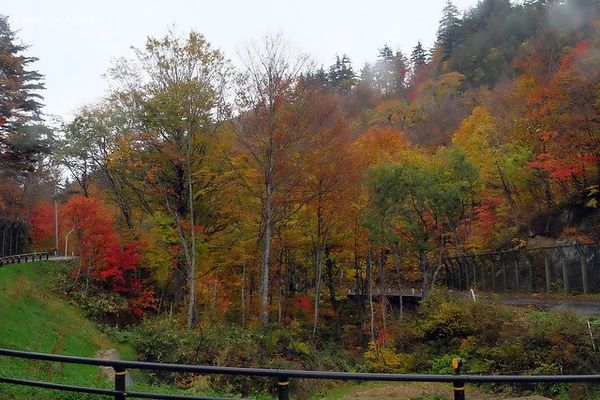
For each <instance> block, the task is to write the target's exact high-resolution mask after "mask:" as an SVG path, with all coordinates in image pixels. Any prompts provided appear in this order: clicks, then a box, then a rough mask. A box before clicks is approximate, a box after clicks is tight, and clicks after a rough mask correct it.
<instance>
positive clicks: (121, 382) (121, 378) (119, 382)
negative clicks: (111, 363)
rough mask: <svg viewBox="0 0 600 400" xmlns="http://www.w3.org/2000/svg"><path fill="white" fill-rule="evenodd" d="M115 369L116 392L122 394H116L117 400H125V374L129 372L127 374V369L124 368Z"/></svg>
mask: <svg viewBox="0 0 600 400" xmlns="http://www.w3.org/2000/svg"><path fill="white" fill-rule="evenodd" d="M113 369H114V370H115V390H116V391H119V392H122V393H119V394H115V400H125V397H126V394H125V390H126V388H125V385H126V384H125V378H126V376H125V374H126V373H127V372H125V368H123V367H113Z"/></svg>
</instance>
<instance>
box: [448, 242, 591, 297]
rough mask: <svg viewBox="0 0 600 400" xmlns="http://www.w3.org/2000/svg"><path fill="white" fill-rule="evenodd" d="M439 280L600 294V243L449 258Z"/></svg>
mask: <svg viewBox="0 0 600 400" xmlns="http://www.w3.org/2000/svg"><path fill="white" fill-rule="evenodd" d="M437 282H438V284H439V285H445V286H447V287H448V288H450V289H454V290H463V291H464V290H469V289H476V290H479V291H485V292H528V293H543V292H563V293H566V294H600V243H593V244H569V245H561V246H553V247H538V248H532V249H519V250H511V251H501V252H495V253H486V254H471V255H464V256H458V257H446V258H443V259H442V269H441V270H440V274H439V275H438V280H437Z"/></svg>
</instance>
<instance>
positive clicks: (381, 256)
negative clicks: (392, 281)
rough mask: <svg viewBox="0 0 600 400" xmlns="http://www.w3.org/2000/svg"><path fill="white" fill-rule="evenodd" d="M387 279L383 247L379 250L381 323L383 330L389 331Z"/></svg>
mask: <svg viewBox="0 0 600 400" xmlns="http://www.w3.org/2000/svg"><path fill="white" fill-rule="evenodd" d="M385 289H386V281H385V253H384V250H383V249H381V250H380V252H379V294H380V295H381V323H382V326H383V331H384V332H385V331H387V321H386V318H385V317H386V315H385V314H386V308H387V297H386V293H385V292H386V290H385Z"/></svg>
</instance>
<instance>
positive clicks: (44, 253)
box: [0, 251, 50, 267]
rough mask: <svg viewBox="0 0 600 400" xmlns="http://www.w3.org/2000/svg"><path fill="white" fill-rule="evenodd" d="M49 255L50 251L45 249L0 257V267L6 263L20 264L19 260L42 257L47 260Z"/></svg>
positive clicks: (40, 258)
mask: <svg viewBox="0 0 600 400" xmlns="http://www.w3.org/2000/svg"><path fill="white" fill-rule="evenodd" d="M49 257H50V253H49V252H47V251H41V252H35V253H27V254H15V255H12V256H5V257H0V267H2V266H4V265H8V264H20V263H21V262H27V261H35V260H36V259H38V260H40V261H41V260H42V259H44V260H48V258H49Z"/></svg>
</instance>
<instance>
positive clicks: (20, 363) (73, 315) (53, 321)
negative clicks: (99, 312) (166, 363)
mask: <svg viewBox="0 0 600 400" xmlns="http://www.w3.org/2000/svg"><path fill="white" fill-rule="evenodd" d="M63 268H65V267H64V266H63V265H61V264H60V263H57V262H52V261H41V262H33V263H25V264H16V265H9V266H5V267H3V268H0V347H1V348H8V349H17V350H26V351H35V352H43V353H56V354H68V355H77V356H83V357H94V355H95V354H96V352H97V351H99V350H106V349H112V348H116V349H118V350H119V352H120V353H121V355H122V357H123V358H124V359H133V358H134V352H133V350H132V349H131V348H130V347H128V346H124V345H119V344H115V343H113V342H112V341H111V340H109V339H108V338H107V337H106V336H105V335H103V334H102V333H101V332H100V331H99V330H98V329H97V328H96V326H95V325H94V324H93V323H92V322H91V321H89V320H87V319H86V318H85V317H84V316H83V314H82V312H81V310H79V309H78V308H77V307H76V306H75V305H72V304H69V303H68V302H67V301H65V300H64V299H62V298H61V297H60V295H59V294H57V293H55V291H54V290H53V285H52V280H53V277H55V276H56V275H57V273H58V271H60V269H63ZM0 376H5V377H18V378H24V379H32V380H44V381H51V382H57V383H65V384H70V385H80V386H95V387H110V386H111V384H110V383H109V382H107V378H106V377H104V376H102V375H101V374H100V373H99V370H98V368H97V367H93V366H83V365H73V364H61V363H49V362H42V361H31V360H25V359H18V358H8V357H0ZM28 398H36V399H70V398H72V399H81V398H86V397H85V396H83V395H82V394H76V393H73V394H70V393H66V392H56V391H48V390H45V391H41V390H39V389H35V388H26V387H21V386H15V385H6V384H0V399H28ZM89 398H95V397H89Z"/></svg>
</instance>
